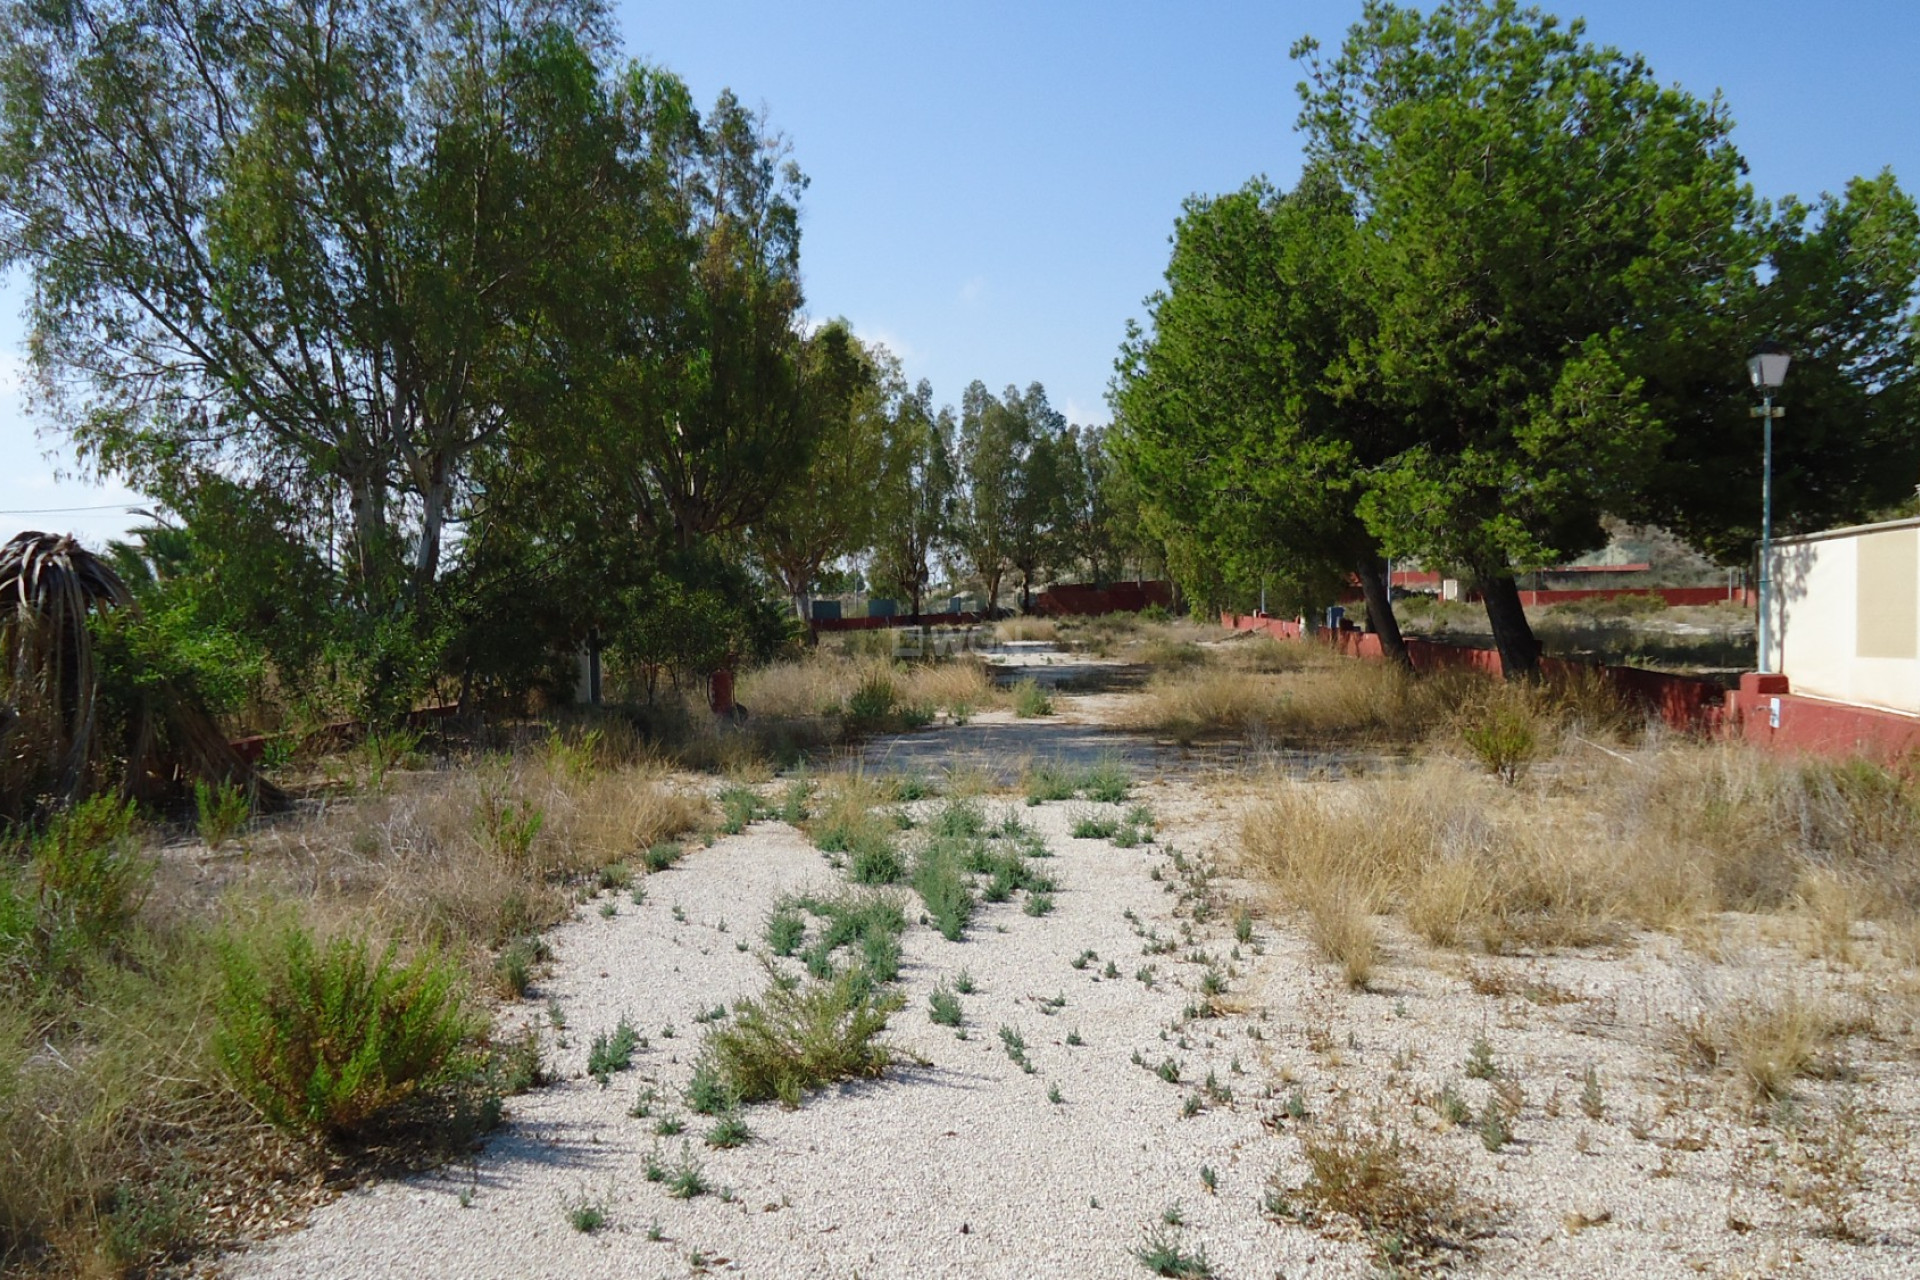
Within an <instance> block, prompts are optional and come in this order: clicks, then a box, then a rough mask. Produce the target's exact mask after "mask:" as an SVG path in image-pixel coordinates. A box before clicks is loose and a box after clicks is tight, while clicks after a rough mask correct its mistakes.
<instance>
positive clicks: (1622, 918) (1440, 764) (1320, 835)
mask: <svg viewBox="0 0 1920 1280" xmlns="http://www.w3.org/2000/svg"><path fill="white" fill-rule="evenodd" d="M1553 764H1554V767H1553V771H1552V774H1551V776H1550V777H1545V778H1542V779H1541V780H1540V781H1539V782H1538V783H1537V784H1530V785H1528V786H1502V785H1499V784H1498V783H1497V782H1495V781H1494V780H1493V779H1492V778H1489V777H1487V776H1485V775H1484V774H1483V773H1481V772H1479V771H1478V770H1476V769H1475V768H1474V767H1473V766H1471V765H1469V764H1468V763H1467V762H1465V761H1461V760H1452V759H1445V758H1436V759H1429V760H1427V761H1425V762H1423V763H1422V764H1421V765H1420V766H1418V767H1416V768H1414V769H1412V770H1410V771H1409V772H1407V773H1405V774H1402V775H1398V776H1394V777H1382V778H1373V779H1366V780H1361V781H1354V782H1347V783H1343V784H1342V785H1341V786H1339V787H1329V786H1325V785H1323V784H1312V783H1301V782H1291V781H1282V782H1279V783H1277V784H1276V785H1275V788H1274V791H1273V794H1272V798H1271V799H1269V800H1267V801H1265V802H1263V803H1262V804H1260V805H1258V806H1255V807H1254V808H1253V809H1251V810H1249V811H1248V813H1247V814H1246V816H1245V819H1244V822H1243V827H1242V838H1243V842H1244V848H1245V850H1246V853H1247V857H1248V859H1249V862H1250V864H1251V865H1252V867H1253V868H1254V869H1255V870H1256V871H1257V872H1259V873H1260V874H1262V875H1264V876H1265V877H1266V878H1267V879H1268V881H1269V882H1270V883H1271V884H1272V885H1273V886H1274V888H1275V890H1276V891H1277V892H1278V893H1279V895H1280V896H1281V898H1282V900H1283V901H1285V902H1287V903H1288V904H1289V905H1291V906H1295V907H1298V908H1300V909H1301V910H1303V911H1304V912H1306V913H1307V915H1308V917H1309V920H1310V922H1311V928H1312V930H1313V932H1314V936H1315V939H1316V941H1317V942H1319V943H1320V944H1321V949H1322V951H1323V953H1324V954H1325V955H1326V956H1327V957H1328V958H1329V959H1330V960H1333V961H1334V962H1336V963H1339V964H1341V965H1342V966H1343V967H1344V968H1347V969H1348V971H1349V973H1350V974H1351V973H1353V972H1356V971H1357V970H1356V964H1357V965H1358V967H1359V968H1362V969H1363V968H1364V967H1365V965H1364V958H1365V955H1366V953H1367V950H1368V948H1367V946H1366V943H1365V938H1366V936H1367V930H1366V929H1363V928H1361V927H1360V924H1359V921H1360V920H1361V919H1362V918H1363V917H1364V916H1365V915H1367V914H1370V913H1379V912H1391V913H1395V914H1398V915H1400V916H1401V917H1402V918H1403V919H1404V920H1405V921H1406V923H1407V925H1408V926H1409V927H1410V928H1411V929H1413V931H1414V932H1415V933H1417V934H1419V935H1420V936H1421V937H1423V938H1425V939H1426V940H1427V941H1428V942H1430V943H1432V944H1434V945H1436V946H1461V945H1471V944H1475V943H1477V944H1478V945H1480V946H1483V947H1485V948H1486V949H1488V950H1491V951H1500V950H1510V949H1513V948H1516V947H1538V946H1579V945H1586V944H1590V943H1594V942H1600V941H1605V940H1608V939H1610V938H1613V937H1617V936H1618V935H1619V933H1620V932H1621V930H1623V929H1625V928H1628V927H1640V928H1651V929H1673V928H1677V927H1680V926H1683V925H1686V924H1688V923H1691V922H1695V921H1698V920H1700V919H1702V918H1704V917H1706V916H1709V915H1711V914H1714V913H1718V912H1725V911H1739V912H1775V913H1781V914H1783V915H1791V916H1793V917H1795V918H1798V919H1801V920H1803V921H1804V922H1805V924H1806V931H1807V937H1808V945H1809V947H1810V949H1812V950H1814V951H1816V952H1817V953H1818V954H1822V955H1831V956H1834V957H1835V958H1846V957H1848V956H1850V955H1852V954H1853V944H1854V933H1855V929H1856V925H1857V923H1858V921H1859V920H1860V919H1861V918H1876V917H1877V918H1880V919H1883V920H1886V921H1889V922H1891V923H1893V924H1895V925H1897V924H1898V922H1900V921H1903V920H1906V919H1909V918H1911V917H1912V916H1913V914H1914V912H1915V910H1916V905H1917V904H1920V797H1916V794H1915V792H1914V785H1913V783H1912V781H1911V780H1910V779H1909V778H1907V777H1906V775H1904V774H1903V773H1902V772H1901V771H1899V770H1887V769H1883V768H1880V767H1878V766H1875V765H1872V764H1868V763H1864V762H1859V761H1855V762H1850V763H1839V764H1836V763H1832V762H1824V761H1811V760H1808V761H1794V760H1780V759H1773V758H1769V757H1766V756H1763V755H1760V754H1758V753H1756V752H1753V751H1751V750H1749V749H1747V748H1744V747H1742V746H1739V745H1737V744H1712V745H1707V744H1700V743H1695V742H1689V741H1682V740H1667V741H1662V742H1655V743H1652V744H1651V745H1648V746H1646V747H1643V748H1642V749H1641V750H1640V751H1638V752H1637V753H1636V754H1635V755H1634V756H1633V757H1632V758H1631V759H1628V760H1618V759H1614V758H1612V757H1609V756H1605V755H1602V754H1601V753H1599V752H1595V751H1591V750H1588V749H1586V748H1585V747H1584V746H1583V745H1582V744H1580V743H1578V742H1573V741H1568V742H1565V743H1563V750H1562V752H1561V754H1560V755H1559V756H1558V757H1557V758H1556V759H1555V760H1554V762H1553Z"/></svg>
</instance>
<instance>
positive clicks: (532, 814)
mask: <svg viewBox="0 0 1920 1280" xmlns="http://www.w3.org/2000/svg"><path fill="white" fill-rule="evenodd" d="M473 822H474V827H475V829H476V830H477V831H478V832H479V833H480V840H481V842H482V843H483V844H485V845H486V846H487V848H489V849H491V850H492V851H493V852H494V853H495V854H497V855H498V856H500V857H501V858H504V859H506V860H507V861H509V862H515V863H522V862H525V861H526V860H527V858H528V857H529V856H530V855H531V854H532V853H533V842H534V841H536V840H538V839H539V838H540V832H541V829H542V828H543V827H545V826H546V823H547V815H546V812H545V811H544V810H543V809H541V808H540V806H539V805H537V804H534V803H533V802H532V801H531V800H513V799H511V798H509V797H508V796H506V795H505V794H503V793H502V792H501V791H500V790H498V789H497V788H496V787H491V786H489V787H485V788H483V789H482V790H481V793H480V802H479V804H478V805H476V806H475V807H474V814H473Z"/></svg>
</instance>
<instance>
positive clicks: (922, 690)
mask: <svg viewBox="0 0 1920 1280" xmlns="http://www.w3.org/2000/svg"><path fill="white" fill-rule="evenodd" d="M882 689H884V690H885V692H886V702H887V704H888V706H889V707H893V706H902V707H926V708H930V709H932V708H944V709H946V710H948V711H949V712H952V711H954V710H956V709H959V711H960V712H961V713H962V714H964V713H965V712H966V711H970V710H975V709H978V708H981V707H986V706H991V705H993V704H994V703H995V701H996V700H997V696H996V694H995V690H994V686H993V680H992V678H991V677H990V676H989V675H988V674H987V670H986V666H985V664H983V663H981V662H980V661H979V660H978V659H976V658H972V657H965V658H954V659H947V660H942V661H937V662H924V663H922V662H913V663H902V662H895V661H894V660H892V659H891V658H885V657H874V656H859V655H850V654H846V653H839V652H834V651H831V650H825V649H820V650H816V651H814V652H813V653H812V654H809V655H808V656H807V657H805V658H802V659H799V660H797V661H792V662H775V663H769V664H768V665H767V666H764V667H758V668H755V669H754V670H752V671H749V672H748V673H746V675H745V676H743V677H742V678H741V681H740V690H739V701H740V705H741V706H743V707H745V708H746V709H747V710H748V712H749V713H750V714H751V715H752V717H753V718H754V719H768V718H773V719H790V720H802V719H806V718H808V717H824V718H830V719H837V718H839V717H840V716H842V715H847V714H855V713H858V712H859V711H860V709H861V699H862V697H863V696H865V697H866V698H868V699H870V700H871V699H873V698H874V697H875V695H876V693H877V692H878V691H880V690H882ZM751 723H752V721H751V720H750V721H749V724H751Z"/></svg>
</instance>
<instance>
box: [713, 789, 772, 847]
mask: <svg viewBox="0 0 1920 1280" xmlns="http://www.w3.org/2000/svg"><path fill="white" fill-rule="evenodd" d="M717 799H718V800H719V802H720V814H721V824H720V829H721V830H722V831H724V832H725V833H726V834H728V835H730V836H737V835H739V834H740V833H741V832H742V831H745V830H746V829H747V826H748V824H749V823H752V822H754V821H756V820H757V819H759V818H760V817H762V816H764V806H763V805H762V804H761V802H760V793H759V792H757V791H755V790H754V789H753V788H752V787H748V786H742V785H740V784H737V783H736V784H734V785H731V786H727V787H722V788H721V790H720V794H719V796H718V797H717Z"/></svg>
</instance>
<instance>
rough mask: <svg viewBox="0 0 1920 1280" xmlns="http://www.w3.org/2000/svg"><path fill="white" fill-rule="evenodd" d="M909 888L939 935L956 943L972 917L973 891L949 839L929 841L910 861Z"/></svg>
mask: <svg viewBox="0 0 1920 1280" xmlns="http://www.w3.org/2000/svg"><path fill="white" fill-rule="evenodd" d="M913 889H914V892H915V893H918V894H919V895H920V901H921V902H922V903H923V904H925V906H926V909H927V916H928V918H929V919H931V920H932V922H933V927H934V928H936V929H938V930H939V931H940V936H941V937H943V938H945V939H946V940H947V941H948V942H958V941H959V940H960V935H961V934H962V933H964V932H966V928H967V922H968V921H969V920H970V919H972V918H973V905H974V903H973V890H972V888H971V887H970V886H969V885H968V884H967V879H966V875H965V873H964V872H963V871H962V868H961V853H960V850H959V849H958V848H956V847H955V846H954V844H953V843H952V842H950V841H944V840H935V841H930V842H929V843H928V844H927V845H926V847H924V848H923V849H921V850H920V854H919V856H918V857H917V858H916V859H915V860H914V866H913Z"/></svg>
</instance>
